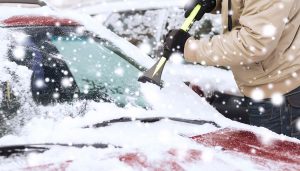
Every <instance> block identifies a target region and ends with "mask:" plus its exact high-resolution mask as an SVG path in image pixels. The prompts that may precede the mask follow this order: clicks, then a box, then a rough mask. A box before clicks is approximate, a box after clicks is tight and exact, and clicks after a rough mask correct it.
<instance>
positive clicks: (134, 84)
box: [51, 34, 149, 108]
mask: <svg viewBox="0 0 300 171" xmlns="http://www.w3.org/2000/svg"><path fill="white" fill-rule="evenodd" d="M51 42H52V43H53V44H54V45H55V46H56V47H57V49H58V51H59V54H60V55H61V56H62V58H63V59H64V60H65V61H66V63H67V65H68V67H69V68H70V71H71V72H72V75H73V77H74V79H75V82H76V84H77V86H78V87H79V89H80V92H83V93H84V94H86V95H91V94H100V95H101V96H107V98H110V99H111V101H114V102H115V103H116V104H117V105H119V106H125V105H127V104H132V105H138V106H142V107H146V108H148V107H149V105H148V104H147V103H146V101H145V100H144V98H143V96H142V94H141V92H140V84H139V83H138V81H137V79H138V76H139V74H140V70H139V69H138V68H137V67H136V66H134V65H132V64H131V63H130V62H129V61H127V60H125V58H124V56H122V54H121V53H116V49H113V48H112V46H110V44H109V43H108V42H105V41H98V40H96V39H95V38H93V37H89V36H75V35H72V34H71V35H64V36H53V37H52V38H51ZM102 98H103V97H102Z"/></svg>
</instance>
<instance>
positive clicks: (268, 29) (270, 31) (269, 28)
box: [262, 24, 276, 37]
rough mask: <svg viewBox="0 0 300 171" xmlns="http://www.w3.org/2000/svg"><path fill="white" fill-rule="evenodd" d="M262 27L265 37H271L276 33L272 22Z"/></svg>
mask: <svg viewBox="0 0 300 171" xmlns="http://www.w3.org/2000/svg"><path fill="white" fill-rule="evenodd" d="M262 29H263V30H262V34H263V35H264V36H266V37H273V36H275V34H276V27H275V26H273V25H272V24H267V25H264V26H263V28H262Z"/></svg>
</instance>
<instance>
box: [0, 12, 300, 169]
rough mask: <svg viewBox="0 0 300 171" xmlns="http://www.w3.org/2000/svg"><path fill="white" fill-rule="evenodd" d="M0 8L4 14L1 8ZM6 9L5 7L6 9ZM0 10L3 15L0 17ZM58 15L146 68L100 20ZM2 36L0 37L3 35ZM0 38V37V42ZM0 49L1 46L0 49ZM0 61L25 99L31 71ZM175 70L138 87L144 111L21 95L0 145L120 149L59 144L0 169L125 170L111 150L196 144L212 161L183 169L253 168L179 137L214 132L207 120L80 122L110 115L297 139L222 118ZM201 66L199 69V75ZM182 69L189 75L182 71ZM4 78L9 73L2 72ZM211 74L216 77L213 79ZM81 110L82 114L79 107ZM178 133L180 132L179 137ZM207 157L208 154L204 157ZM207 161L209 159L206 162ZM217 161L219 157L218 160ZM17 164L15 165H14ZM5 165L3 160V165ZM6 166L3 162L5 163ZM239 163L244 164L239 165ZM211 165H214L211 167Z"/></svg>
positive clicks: (153, 154) (152, 151)
mask: <svg viewBox="0 0 300 171" xmlns="http://www.w3.org/2000/svg"><path fill="white" fill-rule="evenodd" d="M0 11H1V12H0V16H1V17H0V18H5V17H6V18H7V17H8V14H7V13H8V8H4V9H0ZM3 11H4V12H3ZM9 11H11V9H9ZM1 13H4V14H3V15H1ZM25 14H26V15H27V14H28V15H36V14H42V15H57V14H56V13H55V12H53V11H51V10H50V9H48V8H46V7H44V8H41V9H37V10H33V9H30V10H26V9H22V10H20V9H18V10H15V11H12V12H11V13H10V14H9V15H25ZM59 16H62V17H68V18H71V19H74V20H76V21H79V22H80V23H82V24H83V25H84V26H85V27H86V28H87V29H88V30H90V31H93V32H95V33H97V34H99V35H100V37H102V38H105V39H108V40H110V41H111V42H113V43H114V44H115V45H116V46H117V47H119V48H120V49H122V51H124V53H126V54H127V55H128V56H130V57H132V58H133V59H134V60H136V61H137V62H138V63H140V64H141V65H143V66H145V67H151V66H152V65H153V64H154V61H153V60H152V59H151V58H149V57H148V56H147V55H145V54H144V53H142V52H141V51H140V50H139V49H138V48H136V47H134V46H133V45H131V44H130V43H128V42H127V41H125V40H124V39H122V38H120V37H118V36H117V35H115V34H114V33H112V32H111V31H109V30H107V29H106V28H104V27H103V26H101V25H100V24H97V23H94V20H93V19H91V18H90V17H89V16H86V15H79V14H75V13H74V12H70V11H64V12H60V13H59ZM3 39H5V38H3ZM1 42H2V41H1ZM4 47H6V48H7V46H1V52H0V54H1V58H3V59H2V60H5V57H4V56H5V55H4V54H5V53H3V52H5V48H4ZM2 48H4V49H2ZM6 62H7V63H6V64H5V63H2V62H1V64H0V66H1V67H0V71H2V70H1V69H2V68H3V67H5V66H9V67H10V68H11V70H14V71H19V72H17V75H18V76H19V79H20V80H21V81H20V82H24V83H26V82H28V84H25V85H24V86H19V88H17V90H15V91H16V92H19V93H20V94H21V95H24V96H27V97H30V94H22V92H24V90H26V89H27V90H29V89H30V87H29V79H28V78H30V74H31V71H30V70H29V69H26V68H24V67H22V66H18V65H16V64H14V63H11V62H8V61H6ZM195 67H196V66H194V67H191V68H192V69H190V70H189V71H191V72H196V69H195ZM176 69H178V70H179V69H184V66H183V65H181V64H180V65H178V64H177V65H173V64H168V65H167V70H166V72H165V73H164V75H163V80H164V82H165V87H164V88H163V89H160V88H159V87H157V86H155V85H153V84H142V83H141V89H142V93H143V94H144V96H145V98H146V99H147V101H148V102H149V103H150V104H151V105H152V106H153V109H152V110H145V109H143V108H139V107H134V106H126V107H125V108H119V107H117V106H116V105H115V104H111V103H96V102H93V101H78V102H74V103H73V104H56V105H53V106H46V107H44V106H34V104H33V103H32V102H27V99H26V97H25V99H23V101H24V102H26V103H24V104H27V105H25V106H23V107H22V108H23V109H22V110H21V113H20V114H19V115H18V117H20V118H22V117H24V116H26V118H27V120H26V123H25V125H24V126H22V127H18V129H17V130H16V131H15V133H13V134H10V135H6V136H4V137H2V138H1V139H0V144H1V145H9V144H24V143H25V144H26V143H42V142H60V143H63V142H65V143H99V142H100V143H109V144H113V145H118V146H122V147H125V148H123V149H118V150H116V149H115V148H108V149H105V150H102V149H99V150H97V149H93V148H91V147H87V148H83V149H73V148H70V149H65V148H59V147H57V148H53V149H51V150H49V151H47V152H45V153H43V154H34V155H31V156H29V157H28V158H26V159H24V158H14V159H1V160H0V161H1V162H0V163H4V164H3V165H0V167H2V168H7V169H10V168H12V166H13V168H15V166H16V164H15V162H16V161H17V163H18V166H19V167H23V166H36V165H39V164H45V163H49V162H50V163H56V162H60V161H66V160H70V159H71V160H73V161H74V162H73V164H72V165H71V170H86V169H87V168H90V169H97V170H99V169H103V170H104V169H105V170H112V169H116V168H119V169H121V168H122V169H128V170H130V169H131V168H130V167H128V165H124V163H122V162H120V161H119V160H116V159H113V158H110V157H109V156H111V153H112V152H115V151H118V153H126V152H130V151H131V152H132V151H137V150H138V151H142V152H143V153H144V154H146V155H147V156H148V157H150V158H155V159H163V158H164V156H163V155H162V152H163V151H165V150H166V149H171V148H178V149H182V150H186V149H190V148H197V149H199V148H200V149H202V150H204V151H206V152H207V155H208V156H211V155H213V156H215V159H216V160H213V161H212V162H208V163H205V162H204V163H203V164H202V165H200V166H199V165H189V164H186V165H184V166H185V168H186V169H189V170H190V169H193V168H194V170H199V168H202V169H206V170H207V169H209V168H210V169H212V167H211V166H212V165H214V166H216V167H217V168H220V169H222V170H232V168H236V169H237V170H241V169H243V170H245V168H247V169H248V168H249V170H254V169H255V165H253V163H252V162H251V161H247V160H244V159H242V158H238V157H235V156H230V159H228V160H226V162H225V163H218V162H216V161H218V160H221V159H224V158H228V155H229V154H226V153H223V152H217V151H215V150H214V149H209V148H206V147H203V146H199V145H197V144H196V143H195V142H193V141H191V140H189V139H188V138H186V137H185V136H193V135H199V134H204V133H208V132H212V131H215V130H217V129H218V128H216V127H215V126H213V125H211V124H205V125H202V126H195V125H190V124H184V123H181V124H180V123H176V122H173V121H168V120H166V121H160V122H157V123H153V124H141V123H139V122H131V123H121V124H114V125H111V126H109V127H105V128H98V129H82V127H84V126H86V125H92V124H95V123H99V122H102V121H105V120H109V119H115V118H120V117H126V116H128V117H133V118H140V117H154V116H163V117H179V118H190V119H200V120H210V121H215V122H216V123H217V124H219V125H220V126H221V127H234V128H237V129H246V130H251V131H253V132H255V133H256V134H258V135H263V137H266V138H267V139H272V138H274V137H276V138H281V139H288V140H291V141H296V142H299V141H298V140H295V139H292V138H288V137H285V136H280V135H277V134H275V133H272V132H271V131H268V130H266V129H264V128H257V127H252V126H248V125H243V124H240V123H237V122H234V121H231V120H229V119H226V118H224V117H223V116H222V115H221V114H219V113H218V112H217V111H216V110H215V109H214V108H213V107H211V106H210V105H209V104H208V103H207V102H205V100H204V99H202V98H200V97H199V96H198V95H197V94H196V93H194V92H192V91H191V90H190V89H189V88H188V87H187V86H186V85H185V84H184V83H183V82H182V80H183V78H184V77H185V76H184V74H180V73H178V72H174V70H176ZM206 69H207V68H201V69H200V70H199V75H200V74H201V73H202V72H200V71H204V70H206ZM208 70H209V71H210V72H213V73H214V72H215V75H218V72H220V70H217V69H212V68H208ZM183 71H185V72H184V73H186V74H187V75H189V72H188V70H185V69H184V70H183ZM5 73H7V72H6V71H3V73H2V72H1V75H0V80H1V81H3V80H5V79H8V78H5V77H6V76H5V75H6V74H5ZM224 75H225V76H228V78H230V79H232V76H231V75H230V73H229V72H225V74H224ZM8 77H9V76H8ZM190 78H192V79H199V80H200V82H201V79H202V78H205V79H204V80H209V77H207V76H205V77H204V75H203V76H201V75H200V76H199V78H196V76H195V75H193V76H190ZM216 78H217V77H216ZM214 81H216V80H215V79H213V80H210V83H212V84H213V83H214ZM227 86H228V88H230V89H231V88H232V86H233V87H234V84H227ZM82 109H84V110H85V112H84V113H81V112H80V111H81V110H82ZM183 135H184V136H183ZM209 158H210V157H209ZM210 161H211V160H210ZM222 161H223V160H222ZM20 162H21V163H20ZM7 163H8V164H7ZM235 163H243V164H244V165H243V166H238V165H236V164H235ZM5 164H6V165H5ZM245 165H246V166H247V167H245ZM216 167H214V168H216Z"/></svg>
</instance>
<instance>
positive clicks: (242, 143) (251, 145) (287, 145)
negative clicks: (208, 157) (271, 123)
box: [192, 128, 300, 170]
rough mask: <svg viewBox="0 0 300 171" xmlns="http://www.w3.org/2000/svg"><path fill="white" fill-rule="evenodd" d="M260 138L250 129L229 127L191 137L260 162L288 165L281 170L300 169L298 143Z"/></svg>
mask: <svg viewBox="0 0 300 171" xmlns="http://www.w3.org/2000/svg"><path fill="white" fill-rule="evenodd" d="M262 138H263V137H259V136H257V135H256V134H254V133H253V132H250V131H243V130H234V129H229V128H226V129H222V130H219V131H217V132H212V133H208V134H204V135H199V136H195V137H192V139H194V140H195V141H196V142H198V143H200V144H203V145H206V146H209V147H216V146H219V147H222V148H223V149H224V150H227V151H232V152H236V153H239V154H244V155H246V156H249V157H250V158H251V159H254V160H255V161H256V162H258V163H261V164H264V163H266V162H268V161H274V162H276V163H278V164H282V165H286V166H288V167H287V168H284V169H282V170H300V144H298V143H294V142H290V141H284V140H272V141H271V142H270V143H269V144H268V143H267V144H264V143H263V142H262Z"/></svg>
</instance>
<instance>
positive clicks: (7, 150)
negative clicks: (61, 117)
mask: <svg viewBox="0 0 300 171" xmlns="http://www.w3.org/2000/svg"><path fill="white" fill-rule="evenodd" d="M51 146H62V147H75V148H83V147H94V148H98V149H104V148H108V147H114V148H121V147H119V146H114V145H110V144H102V143H96V144H64V143H42V144H21V145H8V146H0V156H1V157H10V156H11V155H22V154H25V155H26V154H29V153H43V152H45V151H47V150H50V147H51Z"/></svg>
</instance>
